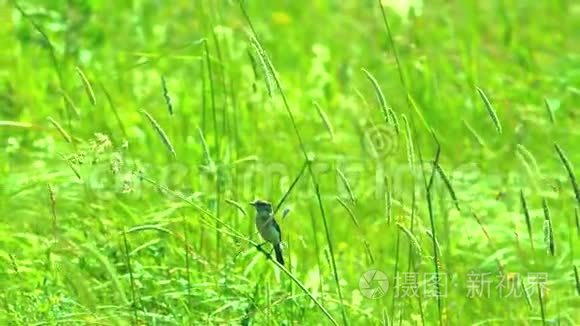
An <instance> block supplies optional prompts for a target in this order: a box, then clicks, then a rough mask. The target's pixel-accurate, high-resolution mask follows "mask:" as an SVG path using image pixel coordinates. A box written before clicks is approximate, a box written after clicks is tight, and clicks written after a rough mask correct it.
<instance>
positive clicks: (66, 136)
mask: <svg viewBox="0 0 580 326" xmlns="http://www.w3.org/2000/svg"><path fill="white" fill-rule="evenodd" d="M48 121H49V122H50V123H51V124H52V125H53V126H54V127H55V128H56V130H58V132H59V133H60V135H61V136H62V138H64V140H65V141H66V142H67V143H69V144H72V138H71V137H70V136H69V134H68V133H67V132H66V130H64V128H63V127H61V125H60V124H59V123H58V122H57V121H56V120H54V119H53V118H52V117H48Z"/></svg>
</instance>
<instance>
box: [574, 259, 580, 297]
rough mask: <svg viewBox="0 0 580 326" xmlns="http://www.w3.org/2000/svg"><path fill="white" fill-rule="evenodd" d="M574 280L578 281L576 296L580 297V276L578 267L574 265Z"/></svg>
mask: <svg viewBox="0 0 580 326" xmlns="http://www.w3.org/2000/svg"><path fill="white" fill-rule="evenodd" d="M574 280H575V281H576V294H577V295H580V275H578V266H576V265H574Z"/></svg>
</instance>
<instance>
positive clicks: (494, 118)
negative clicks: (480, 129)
mask: <svg viewBox="0 0 580 326" xmlns="http://www.w3.org/2000/svg"><path fill="white" fill-rule="evenodd" d="M475 89H477V92H478V93H479V96H481V99H482V100H483V103H484V104H485V108H486V109H487V113H488V114H489V116H490V117H491V120H492V121H493V124H494V125H495V129H496V130H497V133H498V134H500V135H501V132H502V129H501V123H500V121H499V118H498V117H497V113H496V112H495V109H494V108H493V105H491V102H490V101H489V99H488V98H487V96H486V95H485V93H484V92H483V90H482V89H481V88H479V87H475Z"/></svg>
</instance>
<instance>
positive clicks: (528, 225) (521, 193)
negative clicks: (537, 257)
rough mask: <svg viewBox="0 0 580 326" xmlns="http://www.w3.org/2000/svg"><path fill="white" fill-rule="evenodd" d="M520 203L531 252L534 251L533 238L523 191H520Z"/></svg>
mask: <svg viewBox="0 0 580 326" xmlns="http://www.w3.org/2000/svg"><path fill="white" fill-rule="evenodd" d="M520 203H521V205H522V210H523V211H524V217H525V219H526V228H527V229H528V237H529V238H530V247H532V251H533V250H534V238H533V235H532V222H531V219H530V210H529V209H528V203H527V202H526V197H525V196H524V191H523V190H521V189H520Z"/></svg>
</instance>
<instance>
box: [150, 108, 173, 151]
mask: <svg viewBox="0 0 580 326" xmlns="http://www.w3.org/2000/svg"><path fill="white" fill-rule="evenodd" d="M141 112H143V114H145V116H146V117H147V119H148V120H149V122H150V123H151V126H153V129H155V131H156V132H157V134H158V135H159V137H160V138H161V140H162V141H163V144H164V145H165V147H166V148H167V150H169V152H170V153H171V154H172V155H173V158H177V154H176V153H175V149H174V148H173V145H172V144H171V141H170V140H169V137H168V136H167V134H166V133H165V131H164V130H163V128H161V125H159V123H157V121H155V119H154V118H153V116H151V114H149V112H147V111H145V110H141Z"/></svg>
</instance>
